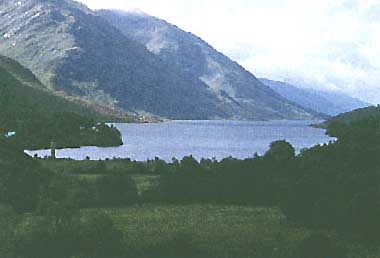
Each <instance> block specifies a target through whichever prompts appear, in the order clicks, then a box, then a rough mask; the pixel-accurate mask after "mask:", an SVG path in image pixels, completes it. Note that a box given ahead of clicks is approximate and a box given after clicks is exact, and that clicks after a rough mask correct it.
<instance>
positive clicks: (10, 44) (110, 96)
mask: <svg viewBox="0 0 380 258" xmlns="http://www.w3.org/2000/svg"><path fill="white" fill-rule="evenodd" d="M0 10H1V12H0V31H1V33H2V34H3V37H0V54H4V55H6V56H8V57H11V58H13V59H15V60H17V61H19V62H20V63H21V64H22V65H24V66H26V67H27V68H28V69H30V70H31V71H33V73H34V74H35V75H36V76H37V78H38V79H39V80H41V81H42V83H43V84H44V85H47V87H48V89H49V90H51V91H55V92H57V91H58V92H62V93H63V94H64V95H67V96H68V97H70V98H80V99H81V100H83V101H86V102H89V103H95V104H99V105H102V106H107V107H108V108H111V109H121V110H124V111H131V112H136V113H145V112H146V113H151V114H155V115H158V116H161V117H167V118H170V119H243V120H247V119H250V120H269V119H313V118H316V117H319V116H318V114H316V113H310V112H308V111H306V110H304V109H302V108H301V107H299V106H297V105H294V104H293V103H291V102H289V101H287V100H285V99H284V98H282V97H281V96H280V95H278V94H277V93H275V92H274V91H272V90H271V89H270V88H269V87H267V86H264V85H263V84H261V82H259V81H258V80H257V78H256V77H255V76H254V75H252V74H251V73H249V72H248V71H246V70H245V69H243V68H242V67H241V66H239V65H238V64H237V63H234V62H231V60H229V59H228V58H227V57H226V56H224V55H222V54H221V53H218V52H216V50H215V49H213V48H212V47H211V46H210V45H208V44H207V43H206V42H204V41H201V39H199V38H198V37H195V36H194V35H192V34H186V35H185V34H183V32H182V31H181V30H179V29H178V31H177V32H178V35H180V36H184V37H185V38H184V39H187V41H186V40H184V41H183V42H184V44H185V47H183V48H182V50H184V51H185V52H184V53H185V56H183V57H181V58H183V59H190V60H193V59H195V58H200V60H201V62H195V63H192V62H187V61H186V60H183V62H176V61H175V60H176V59H175V58H162V57H161V56H158V55H157V54H155V53H154V52H152V51H148V49H147V47H146V45H144V44H141V43H140V42H139V41H137V40H135V39H134V38H133V37H128V36H126V35H125V33H122V32H121V31H120V28H117V27H116V26H115V25H114V24H111V23H110V22H109V21H107V20H106V19H105V18H102V17H100V16H99V15H98V14H96V13H95V12H93V11H91V10H90V9H88V8H87V7H85V6H84V5H82V4H79V3H77V2H75V1H72V0H65V1H58V0H23V1H19V2H16V3H15V2H14V1H11V0H4V1H1V2H0ZM186 37H187V38H186ZM194 38H197V39H198V42H197V44H198V45H199V44H200V45H201V47H194V45H193V43H192V42H193V41H191V40H193V39H194ZM186 42H187V43H186ZM159 43H160V42H157V44H152V46H153V45H154V46H155V47H158V48H161V46H160V45H159ZM186 44H187V45H186ZM200 51H201V52H200ZM170 54H171V53H170V52H168V55H170ZM202 55H203V58H202ZM173 60H174V61H173ZM221 63H223V66H221ZM198 65H199V66H198ZM204 70H206V71H209V73H203V72H202V71H204ZM235 74H238V76H236V75H235ZM225 82H227V83H225ZM230 82H234V84H233V85H232V84H231V83H230Z"/></svg>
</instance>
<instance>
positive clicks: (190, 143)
mask: <svg viewBox="0 0 380 258" xmlns="http://www.w3.org/2000/svg"><path fill="white" fill-rule="evenodd" d="M318 122H321V121H269V122H246V121H172V122H165V123H158V124H115V125H116V127H117V128H118V129H119V130H120V131H121V133H122V136H123V142H124V145H123V146H120V147H111V148H98V147H82V148H80V149H63V150H57V157H59V158H73V159H77V160H81V159H85V158H86V156H89V157H90V158H91V159H96V160H97V159H106V158H113V157H117V158H131V159H133V160H139V161H144V160H147V159H153V158H155V157H159V158H161V159H164V160H167V161H171V160H172V158H173V157H176V158H177V159H181V158H182V157H184V156H188V155H193V156H194V157H195V158H197V159H201V158H217V159H222V158H225V157H229V156H232V157H236V158H241V159H243V158H248V157H252V156H253V154H254V153H255V152H257V153H259V154H261V155H262V154H264V153H265V152H266V151H267V150H268V148H269V144H270V143H271V142H273V141H275V140H287V141H288V142H290V143H291V144H292V145H293V146H294V147H295V148H296V150H297V152H299V151H300V150H301V149H302V148H307V147H311V146H314V145H316V144H322V143H327V142H329V141H331V140H334V139H333V138H330V137H328V136H326V135H325V130H323V129H316V128H312V127H310V126H309V125H310V124H313V123H318ZM27 153H28V154H29V155H32V156H33V155H34V154H36V153H37V154H38V155H39V156H40V157H44V156H47V155H49V150H41V151H27Z"/></svg>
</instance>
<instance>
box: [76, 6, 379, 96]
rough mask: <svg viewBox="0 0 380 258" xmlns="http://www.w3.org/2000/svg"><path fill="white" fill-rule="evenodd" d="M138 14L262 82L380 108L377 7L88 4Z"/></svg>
mask: <svg viewBox="0 0 380 258" xmlns="http://www.w3.org/2000/svg"><path fill="white" fill-rule="evenodd" d="M81 2H84V3H85V4H87V5H89V7H91V8H96V9H98V8H114V9H115V8H116V9H124V10H128V9H129V10H130V9H134V8H138V9H141V10H143V11H144V12H147V13H149V14H152V15H154V16H158V17H160V18H163V19H165V20H168V21H169V22H171V23H173V24H176V25H178V26H179V27H181V28H183V29H185V30H187V31H191V32H193V33H194V34H196V35H198V36H200V37H202V38H203V39H205V40H206V41H208V42H209V43H210V44H211V45H213V46H214V47H215V48H217V49H218V50H220V51H222V52H224V53H226V54H227V55H228V56H230V57H231V58H232V59H234V60H236V61H238V62H239V63H240V64H242V65H243V66H245V67H246V68H247V69H248V70H250V71H252V72H253V73H254V74H255V75H257V76H258V77H269V78H273V79H278V80H290V79H300V80H313V81H316V82H318V84H316V85H319V86H318V87H320V88H325V89H335V90H340V91H344V92H346V93H348V94H351V95H353V96H356V97H359V98H362V99H364V100H367V101H371V102H373V103H379V102H380V94H378V92H380V1H379V0H318V1H304V0H272V1H270V0H176V1H173V0H128V1H125V0H107V1H101V0H82V1H81Z"/></svg>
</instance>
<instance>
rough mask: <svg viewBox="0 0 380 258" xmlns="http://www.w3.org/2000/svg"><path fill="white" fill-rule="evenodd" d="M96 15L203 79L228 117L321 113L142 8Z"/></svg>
mask: <svg viewBox="0 0 380 258" xmlns="http://www.w3.org/2000/svg"><path fill="white" fill-rule="evenodd" d="M97 14H98V15H99V16H101V17H103V18H104V19H105V20H107V21H108V22H109V23H110V24H112V25H114V26H115V27H116V28H118V29H119V30H120V31H121V32H122V33H123V34H124V35H125V36H127V37H128V38H131V39H133V40H134V41H136V42H139V43H141V44H143V45H144V46H145V47H146V48H147V49H148V50H149V51H150V52H151V53H152V54H154V55H155V56H157V57H159V58H160V59H161V60H163V61H164V62H166V63H167V64H169V65H170V66H171V67H179V68H180V70H181V71H182V72H183V73H184V74H185V75H186V76H188V77H189V78H192V80H193V81H196V80H200V81H202V82H203V85H204V87H205V88H206V89H207V90H208V91H209V92H210V93H212V95H213V96H214V98H216V99H217V100H218V102H219V103H220V106H221V107H222V109H223V111H224V112H225V113H226V114H227V116H225V117H224V118H233V119H257V120H261V119H264V120H265V119H312V118H316V117H319V114H316V112H308V111H306V110H304V109H303V108H301V107H299V106H298V105H295V104H293V103H291V102H289V101H287V100H285V99H284V98H283V97H281V96H280V95H278V94H277V93H275V92H274V91H273V90H271V89H270V88H269V87H267V86H265V85H263V84H262V83H261V82H260V81H259V80H258V79H257V78H256V77H255V76H254V75H253V74H251V73H250V72H248V71H247V70H245V69H244V68H243V67H242V66H240V65H239V64H238V63H236V62H234V61H232V60H230V59H229V58H228V57H226V56H225V55H223V54H221V53H219V52H218V51H217V50H215V49H214V48H213V47H212V46H210V45H209V44H208V43H206V42H205V41H203V40H202V39H201V38H199V37H197V36H195V35H193V34H192V33H188V32H185V31H183V30H181V29H179V28H178V27H177V26H175V25H172V24H170V23H168V22H166V21H164V20H161V19H158V18H156V17H152V16H149V15H147V14H144V13H141V12H123V11H117V10H99V11H97Z"/></svg>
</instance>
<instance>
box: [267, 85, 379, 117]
mask: <svg viewBox="0 0 380 258" xmlns="http://www.w3.org/2000/svg"><path fill="white" fill-rule="evenodd" d="M260 80H261V81H262V82H263V83H264V84H266V85H268V86H269V87H271V88H272V89H273V90H275V91H276V92H277V93H278V94H280V95H282V96H283V97H284V98H287V99H288V100H290V101H292V102H295V103H297V104H298V105H300V106H302V107H304V108H307V109H311V110H314V111H316V112H320V113H325V114H328V115H330V116H335V115H338V114H340V113H345V112H349V111H352V110H355V109H358V108H363V107H367V106H371V105H372V104H370V103H366V102H363V101H361V100H358V99H355V98H352V97H350V96H348V95H345V94H343V93H340V92H333V91H331V92H328V91H322V90H315V89H312V88H300V87H297V86H295V85H293V84H290V83H287V82H281V81H274V80H269V79H265V78H260Z"/></svg>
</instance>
